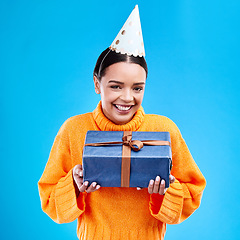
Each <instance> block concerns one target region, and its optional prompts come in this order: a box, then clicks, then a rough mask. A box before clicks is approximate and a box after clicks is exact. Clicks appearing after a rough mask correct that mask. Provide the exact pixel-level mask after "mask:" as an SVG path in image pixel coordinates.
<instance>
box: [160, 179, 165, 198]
mask: <svg viewBox="0 0 240 240" xmlns="http://www.w3.org/2000/svg"><path fill="white" fill-rule="evenodd" d="M164 189H165V180H164V179H162V181H161V184H160V188H159V194H160V195H163V194H164Z"/></svg>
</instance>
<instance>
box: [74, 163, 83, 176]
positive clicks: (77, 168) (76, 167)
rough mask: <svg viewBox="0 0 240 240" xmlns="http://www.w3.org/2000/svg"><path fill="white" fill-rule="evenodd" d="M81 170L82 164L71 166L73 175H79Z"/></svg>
mask: <svg viewBox="0 0 240 240" xmlns="http://www.w3.org/2000/svg"><path fill="white" fill-rule="evenodd" d="M82 171H83V168H82V165H80V164H78V165H76V166H75V167H74V168H73V175H74V176H75V175H78V176H80V174H81V172H82Z"/></svg>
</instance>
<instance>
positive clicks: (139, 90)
mask: <svg viewBox="0 0 240 240" xmlns="http://www.w3.org/2000/svg"><path fill="white" fill-rule="evenodd" d="M133 90H134V91H136V92H141V91H142V90H143V87H135V88H134V89H133Z"/></svg>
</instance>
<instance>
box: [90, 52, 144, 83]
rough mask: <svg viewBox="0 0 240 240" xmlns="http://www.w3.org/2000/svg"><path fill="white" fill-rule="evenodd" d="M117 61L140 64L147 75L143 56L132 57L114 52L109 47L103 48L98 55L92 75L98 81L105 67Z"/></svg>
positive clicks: (103, 73) (104, 71)
mask: <svg viewBox="0 0 240 240" xmlns="http://www.w3.org/2000/svg"><path fill="white" fill-rule="evenodd" d="M118 62H127V63H136V64H138V65H140V66H141V67H143V68H144V70H145V71H146V77H147V74H148V68H147V63H146V61H145V58H144V57H139V56H137V57H134V56H132V55H130V56H129V55H127V54H121V53H116V52H115V51H112V50H111V49H110V48H107V49H106V50H104V51H103V52H102V53H101V54H100V56H99V57H98V60H97V63H96V65H95V68H94V71H93V76H96V77H97V78H98V80H99V81H100V80H101V78H102V77H103V76H104V75H105V73H106V69H107V67H109V66H110V65H112V64H114V63H118Z"/></svg>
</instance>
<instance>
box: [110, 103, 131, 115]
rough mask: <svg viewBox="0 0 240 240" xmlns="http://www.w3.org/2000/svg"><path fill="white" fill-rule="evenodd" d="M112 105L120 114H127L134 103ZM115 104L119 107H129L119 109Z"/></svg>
mask: <svg viewBox="0 0 240 240" xmlns="http://www.w3.org/2000/svg"><path fill="white" fill-rule="evenodd" d="M113 106H114V108H115V109H116V110H117V112H118V113H120V114H128V113H129V112H130V111H131V110H132V108H133V106H134V105H125V104H113ZM117 106H120V107H121V108H129V109H127V110H125V109H120V108H119V107H117Z"/></svg>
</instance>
